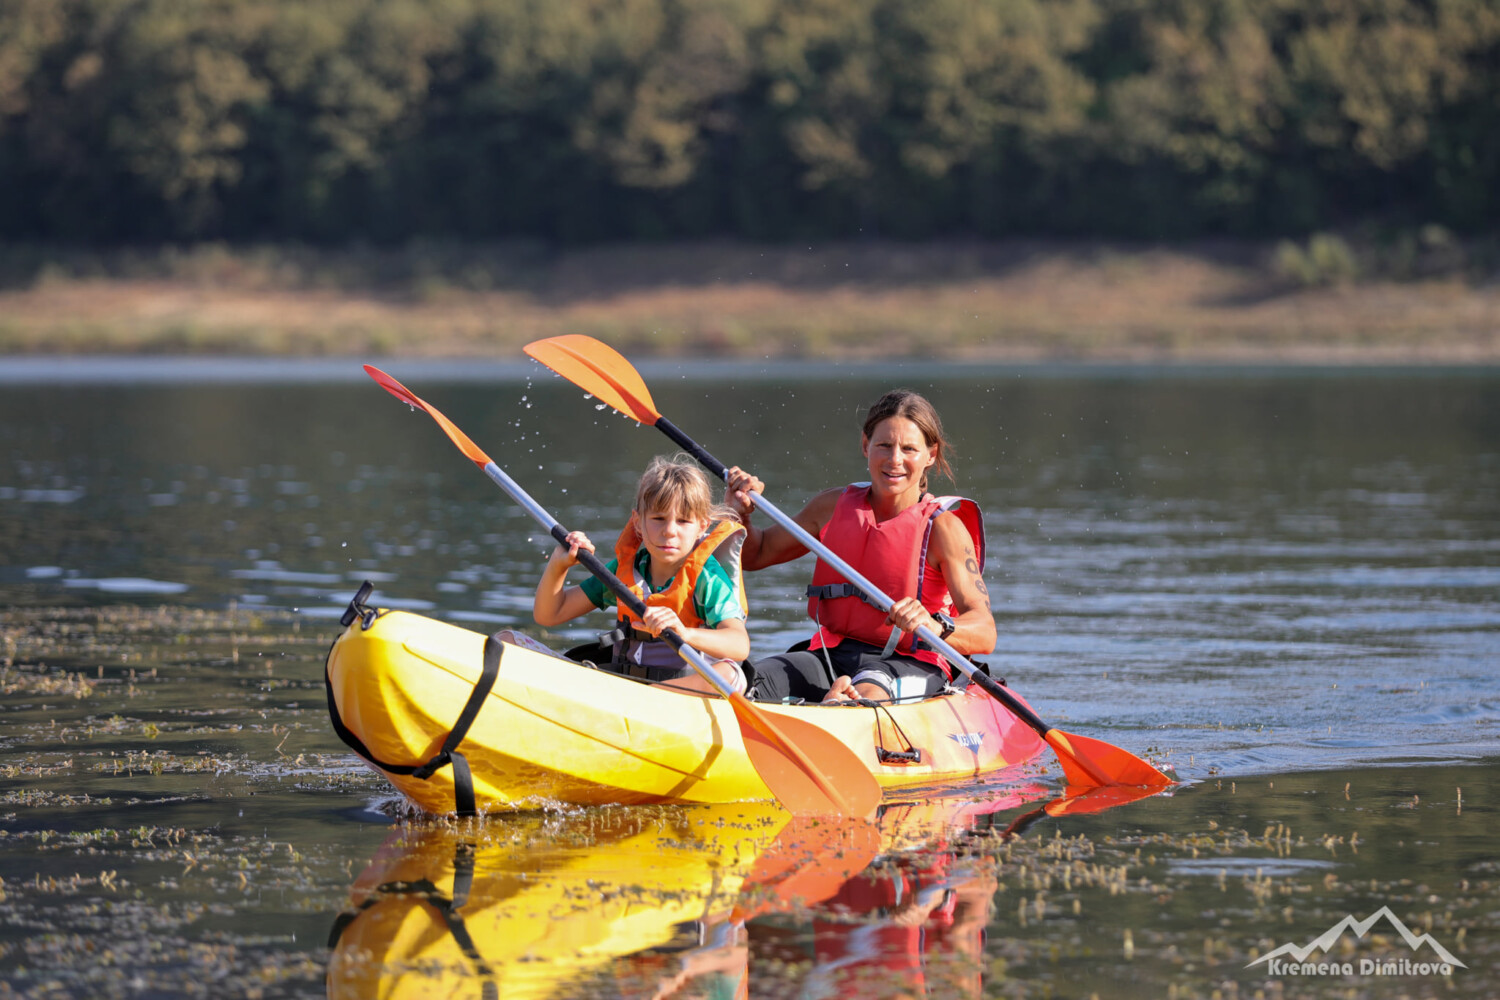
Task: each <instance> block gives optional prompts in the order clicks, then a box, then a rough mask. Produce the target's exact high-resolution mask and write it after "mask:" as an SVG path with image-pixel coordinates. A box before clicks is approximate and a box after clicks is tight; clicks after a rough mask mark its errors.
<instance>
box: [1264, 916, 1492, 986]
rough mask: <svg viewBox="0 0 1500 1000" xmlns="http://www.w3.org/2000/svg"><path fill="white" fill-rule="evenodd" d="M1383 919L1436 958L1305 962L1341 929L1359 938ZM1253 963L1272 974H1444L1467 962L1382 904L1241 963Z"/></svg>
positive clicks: (1341, 932) (1413, 946) (1323, 949)
mask: <svg viewBox="0 0 1500 1000" xmlns="http://www.w3.org/2000/svg"><path fill="white" fill-rule="evenodd" d="M1382 919H1384V920H1386V921H1387V922H1389V923H1390V925H1391V926H1392V927H1394V928H1395V929H1396V930H1397V932H1398V933H1400V935H1401V937H1402V938H1403V939H1404V940H1405V941H1406V944H1407V947H1409V948H1411V950H1412V951H1420V950H1421V949H1422V948H1431V949H1432V952H1433V954H1434V955H1435V956H1436V957H1437V958H1438V959H1439V961H1438V962H1413V961H1412V960H1411V959H1408V958H1403V959H1400V960H1399V961H1394V960H1386V961H1376V960H1374V959H1368V958H1365V959H1360V961H1359V963H1358V966H1356V965H1355V963H1353V962H1326V961H1325V962H1309V961H1307V957H1308V956H1309V955H1311V954H1312V953H1313V952H1315V951H1321V952H1324V953H1325V954H1326V953H1327V951H1328V950H1329V949H1330V948H1332V947H1333V946H1334V944H1335V943H1337V942H1338V939H1339V938H1341V937H1343V935H1344V932H1345V931H1347V930H1352V931H1353V932H1354V936H1355V937H1357V938H1362V937H1364V936H1365V934H1367V933H1368V932H1369V930H1370V928H1371V927H1373V926H1375V924H1376V922H1377V921H1379V920H1382ZM1257 965H1265V966H1266V971H1267V972H1269V973H1271V974H1272V975H1294V976H1295V975H1345V976H1347V975H1353V974H1354V973H1355V972H1356V971H1358V973H1359V974H1360V975H1367V976H1368V975H1376V976H1389V975H1431V974H1434V973H1436V974H1440V975H1448V974H1449V973H1451V972H1452V971H1453V968H1454V967H1455V966H1457V967H1458V968H1460V969H1467V968H1468V966H1467V965H1465V964H1464V963H1462V962H1460V961H1459V960H1458V959H1456V958H1454V957H1453V953H1452V952H1450V951H1449V950H1448V949H1447V948H1444V947H1443V946H1442V945H1441V944H1439V943H1438V942H1437V940H1436V939H1435V938H1433V936H1432V935H1431V934H1413V933H1412V932H1411V930H1410V929H1409V928H1408V927H1407V926H1406V925H1405V924H1403V923H1402V922H1401V919H1400V918H1399V917H1397V916H1396V915H1395V914H1394V913H1392V912H1391V908H1390V907H1389V906H1382V907H1381V908H1380V909H1378V910H1376V911H1375V912H1374V913H1372V914H1370V915H1369V916H1368V917H1366V918H1365V919H1363V920H1356V919H1354V916H1353V915H1352V914H1351V915H1350V916H1347V917H1345V918H1344V919H1343V920H1340V921H1339V922H1338V923H1336V924H1334V925H1333V926H1332V927H1330V928H1328V930H1326V931H1324V932H1323V933H1322V934H1319V935H1318V936H1317V937H1315V938H1313V939H1312V940H1311V941H1309V942H1308V943H1307V944H1305V945H1300V946H1299V945H1295V944H1284V945H1282V946H1281V947H1279V948H1275V949H1273V950H1271V951H1269V952H1267V953H1266V954H1264V955H1262V956H1261V957H1260V958H1257V959H1256V960H1255V961H1253V962H1249V963H1247V964H1246V965H1245V968H1247V969H1248V968H1251V967H1253V966H1257Z"/></svg>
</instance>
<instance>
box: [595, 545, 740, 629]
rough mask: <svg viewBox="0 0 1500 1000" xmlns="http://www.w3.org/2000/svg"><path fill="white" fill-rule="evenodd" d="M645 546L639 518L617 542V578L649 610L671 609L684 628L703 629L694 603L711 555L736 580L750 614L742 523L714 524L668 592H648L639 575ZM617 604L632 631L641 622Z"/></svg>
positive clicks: (737, 588) (622, 623)
mask: <svg viewBox="0 0 1500 1000" xmlns="http://www.w3.org/2000/svg"><path fill="white" fill-rule="evenodd" d="M641 544H642V542H641V533H640V530H639V529H638V528H636V522H635V519H634V518H632V519H631V521H630V523H629V524H627V525H625V530H624V531H622V532H620V538H619V541H617V542H615V558H616V559H617V560H618V561H619V565H618V567H617V568H616V570H615V575H616V576H618V577H619V578H620V580H621V582H623V583H624V584H625V586H627V587H629V588H630V589H631V591H632V592H633V593H634V594H635V595H636V596H637V597H639V598H641V599H642V600H643V601H645V603H646V606H647V607H651V608H655V607H662V606H665V607H669V608H671V609H672V610H673V611H675V612H676V613H677V617H678V618H680V619H681V620H682V624H683V626H684V627H686V628H702V627H703V624H704V622H703V619H702V617H700V616H699V614H698V609H697V608H696V607H695V606H694V604H693V590H694V589H695V588H696V587H697V585H698V576H699V574H701V573H702V572H703V566H704V564H705V563H707V562H708V559H709V557H710V556H716V557H717V558H718V561H719V565H720V566H722V567H723V569H724V572H725V573H727V574H728V575H729V579H731V580H733V581H734V589H735V591H736V592H737V593H738V594H739V599H740V610H741V611H743V612H745V613H746V614H747V615H748V614H749V613H750V607H749V603H748V602H747V601H746V600H745V579H744V574H743V573H742V571H741V569H740V552H741V550H742V549H743V548H744V547H745V526H744V525H743V524H741V523H740V522H738V521H728V520H725V521H720V522H718V523H717V524H712V525H710V526H709V529H708V532H707V533H706V534H705V535H703V537H701V538H699V539H698V541H697V542H696V543H694V545H693V550H692V551H691V552H689V553H688V557H687V561H686V562H685V563H683V565H682V568H681V569H679V570H678V571H677V573H676V575H675V576H673V577H672V582H671V583H669V584H667V587H666V589H665V590H662V591H660V592H659V593H655V594H651V593H647V592H646V591H647V589H648V588H647V587H646V583H647V581H645V580H641V579H640V578H639V577H637V576H636V572H635V559H636V556H637V555H638V554H639V553H640V550H641ZM616 603H617V606H618V608H619V615H620V618H619V622H620V627H621V628H626V629H628V628H629V627H631V626H634V625H639V624H640V622H641V619H640V618H639V617H637V616H636V615H634V614H632V613H631V612H630V609H628V608H626V607H625V605H624V604H621V603H619V602H616Z"/></svg>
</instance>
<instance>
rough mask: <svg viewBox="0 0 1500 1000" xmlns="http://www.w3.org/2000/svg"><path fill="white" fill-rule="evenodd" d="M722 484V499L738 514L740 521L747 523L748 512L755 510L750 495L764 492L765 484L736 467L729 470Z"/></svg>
mask: <svg viewBox="0 0 1500 1000" xmlns="http://www.w3.org/2000/svg"><path fill="white" fill-rule="evenodd" d="M724 483H725V493H724V499H725V500H726V501H728V503H729V505H730V506H731V507H733V508H734V509H735V512H736V513H737V514H739V516H740V521H741V522H744V523H748V522H749V520H750V512H751V511H752V510H754V509H755V501H754V500H753V499H752V498H751V496H750V494H751V493H763V492H765V489H766V484H765V483H763V482H761V481H760V480H759V479H757V478H756V477H755V476H752V475H751V474H750V473H748V472H746V471H745V470H744V469H741V468H740V467H739V466H738V465H736V466H735V467H734V468H732V469H730V470H729V475H728V477H727V478H726V479H725V480H724Z"/></svg>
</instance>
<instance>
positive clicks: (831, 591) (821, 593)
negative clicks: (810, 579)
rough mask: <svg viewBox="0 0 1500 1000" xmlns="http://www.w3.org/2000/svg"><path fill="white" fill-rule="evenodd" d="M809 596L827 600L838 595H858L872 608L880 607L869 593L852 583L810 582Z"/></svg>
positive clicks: (808, 587) (808, 586)
mask: <svg viewBox="0 0 1500 1000" xmlns="http://www.w3.org/2000/svg"><path fill="white" fill-rule="evenodd" d="M807 596H808V597H817V598H821V599H823V600H825V601H830V600H833V599H834V598H836V597H857V598H859V599H860V600H861V601H864V602H865V603H866V604H868V605H870V607H872V608H878V607H880V605H878V604H876V603H875V602H874V601H873V600H872V599H871V598H870V595H869V594H867V593H865V592H864V591H863V590H860V589H859V588H858V587H856V586H855V585H854V584H852V583H825V584H823V585H822V586H814V585H813V584H808V585H807Z"/></svg>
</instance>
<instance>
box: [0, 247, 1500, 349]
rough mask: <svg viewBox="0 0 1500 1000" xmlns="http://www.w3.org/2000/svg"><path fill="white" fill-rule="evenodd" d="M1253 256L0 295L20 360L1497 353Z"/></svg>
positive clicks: (425, 257) (419, 268) (176, 279)
mask: <svg viewBox="0 0 1500 1000" xmlns="http://www.w3.org/2000/svg"><path fill="white" fill-rule="evenodd" d="M1273 258H1274V254H1273V253H1272V250H1271V248H1269V247H1268V246H1266V245H1264V244H1251V243H1244V244H1223V243H1216V244H1197V245H1184V246H1166V247H1135V248H1120V247H1116V246H1110V245H1105V244H1099V243H1088V244H1066V243H1034V242H1022V241H1015V242H1006V243H993V244H979V243H935V244H924V245H917V246H907V245H899V244H891V243H872V244H864V243H848V244H831V245H827V246H823V247H817V248H806V249H797V248H788V247H759V246H754V245H749V244H740V243H721V242H706V243H682V244H662V245H632V246H618V247H605V248H593V249H578V250H567V251H553V250H548V249H545V248H540V247H531V246H524V245H516V246H504V247H495V246H488V247H480V246H476V247H472V248H464V247H460V248H453V247H448V248H444V249H443V250H442V252H441V253H437V252H432V251H429V250H425V249H423V248H409V249H406V250H393V251H380V252H375V251H354V250H349V251H336V250H326V251H308V250H305V249H301V248H264V247H263V248H241V249H229V248H225V247H222V246H204V247H197V248H189V249H187V250H179V251H158V252H155V255H154V256H153V255H152V254H150V253H142V252H135V254H134V255H133V256H132V255H131V252H129V251H116V252H113V254H111V253H105V254H94V255H82V256H77V255H75V256H69V255H67V254H64V253H63V252H61V251H58V252H56V255H55V259H52V258H48V260H49V262H48V263H46V264H45V265H41V266H38V267H36V268H34V270H33V272H31V273H27V274H20V275H18V274H11V275H9V276H7V277H8V280H7V281H5V282H4V283H3V284H0V361H3V360H5V359H9V358H17V357H54V358H64V357H69V356H90V357H93V356H99V355H124V356H137V357H139V356H191V357H203V358H219V359H221V360H226V359H229V358H245V357H254V358H306V359H314V358H340V357H347V358H364V359H372V358H373V359H379V358H387V359H394V358H403V359H419V358H420V359H426V360H432V361H434V362H438V361H444V360H447V361H451V362H461V361H464V360H470V359H495V360H506V361H515V362H521V361H523V360H524V357H523V355H522V354H521V351H520V348H521V346H522V345H523V344H525V343H527V342H529V341H531V340H535V339H539V338H541V337H549V336H556V335H559V334H564V333H586V334H590V335H592V336H595V337H598V338H599V339H601V340H603V341H605V342H607V343H609V344H611V345H612V346H614V347H616V348H617V349H619V350H620V351H622V352H623V353H625V354H627V355H628V356H631V357H635V358H642V359H647V358H652V357H657V358H664V357H665V358H696V359H724V358H734V359H743V360H751V361H753V360H756V359H761V360H768V361H778V360H779V361H783V362H785V361H788V360H795V361H798V362H799V363H800V362H807V361H825V362H837V363H853V362H860V361H868V362H874V361H880V360H891V359H906V360H912V361H919V360H926V361H934V362H951V363H955V364H974V363H985V364H1026V365H1032V364H1056V363H1079V362H1085V363H1101V364H1125V365H1132V366H1134V365H1143V364H1144V365H1152V364H1211V365H1265V364H1273V365H1278V366H1280V365H1313V366H1347V365H1401V366H1411V365H1432V364H1437V365H1457V366H1463V365H1472V364H1494V363H1500V281H1497V280H1495V279H1494V278H1493V277H1492V276H1491V277H1487V278H1484V277H1476V276H1475V275H1473V274H1468V275H1467V276H1466V275H1465V274H1464V273H1461V272H1459V271H1454V270H1448V271H1444V272H1441V273H1435V274H1429V275H1427V276H1426V277H1420V278H1408V279H1405V280H1396V279H1394V278H1390V277H1381V278H1367V279H1365V280H1362V281H1356V282H1346V283H1330V284H1322V285H1314V286H1304V285H1297V284H1292V283H1289V282H1288V280H1287V279H1286V278H1285V277H1284V276H1280V275H1278V273H1277V272H1276V270H1275V267H1274V266H1273Z"/></svg>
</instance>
